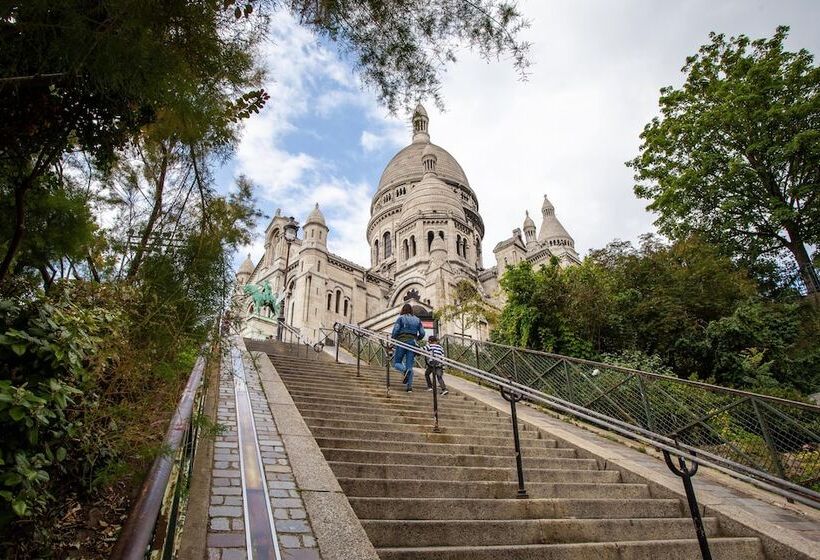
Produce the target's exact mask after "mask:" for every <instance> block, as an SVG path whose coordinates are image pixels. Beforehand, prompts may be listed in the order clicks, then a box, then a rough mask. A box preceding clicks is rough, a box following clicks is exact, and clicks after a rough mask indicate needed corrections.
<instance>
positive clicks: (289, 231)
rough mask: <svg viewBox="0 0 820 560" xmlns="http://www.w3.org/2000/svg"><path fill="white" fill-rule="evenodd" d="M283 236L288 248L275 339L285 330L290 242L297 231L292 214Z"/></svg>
mask: <svg viewBox="0 0 820 560" xmlns="http://www.w3.org/2000/svg"><path fill="white" fill-rule="evenodd" d="M282 229H283V230H284V232H283V237H284V238H285V243H287V245H288V248H287V251H286V252H285V278H284V280H283V281H282V290H283V292H282V294H283V297H282V304H281V305H280V306H279V317H278V318H277V324H276V340H278V341H280V342H281V340H282V333H283V331H284V330H285V304H286V298H285V297H284V296H286V295H287V293H288V266H290V244H291V243H293V240H294V239H296V233H297V232H298V231H299V224H297V223H296V220H294V219H293V216H291V217H290V218H288V223H286V224H285V225H284V226H283V228H282Z"/></svg>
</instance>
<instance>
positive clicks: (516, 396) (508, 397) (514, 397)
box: [501, 388, 529, 498]
mask: <svg viewBox="0 0 820 560" xmlns="http://www.w3.org/2000/svg"><path fill="white" fill-rule="evenodd" d="M501 396H502V397H504V400H505V401H507V402H508V403H510V413H511V416H512V427H513V442H514V443H515V468H516V470H517V471H518V495H517V496H516V497H518V498H529V496H528V495H527V490H526V489H525V488H524V463H523V461H522V458H521V439H520V438H519V437H518V414H516V410H515V403H517V402H518V401H520V400H521V399H522V398H523V397H524V395H522V394H521V393H518V392H512V391H507V390H505V389H503V388H502V389H501Z"/></svg>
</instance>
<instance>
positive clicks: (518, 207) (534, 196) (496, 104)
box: [218, 0, 820, 266]
mask: <svg viewBox="0 0 820 560" xmlns="http://www.w3.org/2000/svg"><path fill="white" fill-rule="evenodd" d="M520 9H521V10H522V12H523V13H524V14H525V15H526V16H527V18H528V19H530V20H531V23H532V26H531V28H530V29H528V30H526V31H525V34H524V37H523V38H524V39H526V40H529V41H531V42H532V43H533V48H532V52H531V59H532V62H533V67H532V71H531V75H530V76H529V79H528V80H527V81H525V82H522V81H521V80H519V78H518V76H517V75H516V73H515V71H514V69H513V68H512V64H511V63H510V62H509V61H504V60H500V61H497V62H492V63H487V62H485V61H483V60H481V59H480V58H479V57H478V56H476V55H474V54H472V53H470V52H469V51H465V52H463V53H462V54H461V55H460V58H459V61H458V62H457V63H456V64H455V65H453V66H452V67H450V69H449V71H448V73H447V74H446V75H445V76H444V80H443V89H442V94H443V97H444V102H445V105H446V107H445V111H444V112H440V111H438V110H437V109H436V108H435V107H433V106H432V103H426V107H427V110H428V112H429V114H430V134H431V137H432V141H433V142H434V143H436V144H439V145H440V146H442V147H444V148H445V149H447V150H448V151H449V152H450V153H451V154H453V156H455V158H456V159H457V160H458V161H459V163H461V166H462V167H463V168H464V170H465V172H466V173H467V178H468V179H469V181H470V184H471V186H472V187H473V189H474V190H475V192H476V193H477V195H478V200H479V205H480V211H481V214H482V216H483V218H484V222H485V224H486V227H487V232H486V235H485V237H484V250H485V254H486V253H487V252H488V251H489V250H491V249H492V247H493V246H494V245H495V243H497V242H498V241H500V240H501V239H504V238H506V237H509V235H510V234H511V231H512V229H513V228H515V227H521V223H522V222H523V219H524V210H526V209H528V210H529V211H530V214H532V215H533V216H534V217H535V218H536V224H538V223H540V222H539V219H538V217H539V216H540V205H541V200H542V198H543V195H544V194H548V195H549V197H550V199H551V200H552V202H553V203H554V204H555V207H556V213H557V215H558V218H559V219H560V220H561V222H562V223H563V224H564V226H565V227H566V228H567V230H568V231H569V232H570V234H571V235H572V236H573V237H574V238H575V246H576V249H577V250H578V251H579V253H580V254H581V255H584V254H585V253H586V252H587V251H589V250H590V249H592V248H598V247H602V246H604V245H606V243H608V242H609V241H611V240H613V239H616V238H620V239H628V240H635V239H637V237H638V236H639V235H640V234H642V233H645V232H648V231H652V230H653V226H652V221H653V217H652V216H651V215H650V214H648V213H647V212H646V211H645V210H644V207H645V206H646V201H642V200H638V199H636V198H635V196H634V195H633V193H632V184H633V183H632V173H631V171H630V170H629V169H628V168H626V167H625V166H624V162H625V161H627V160H629V159H631V158H632V157H634V156H635V155H636V154H637V151H638V145H639V138H638V136H639V134H640V132H641V130H642V129H643V126H644V125H645V124H646V123H647V122H648V121H649V120H650V119H651V118H652V117H653V116H655V115H656V114H657V103H658V90H659V89H660V88H661V87H663V86H665V85H678V84H680V83H681V82H682V79H683V75H682V74H681V73H680V68H681V66H683V64H684V61H685V58H686V57H687V56H688V55H690V54H693V53H695V52H696V51H697V49H698V47H699V46H700V45H702V44H704V43H706V42H708V34H709V32H710V31H717V32H722V33H725V34H727V35H734V34H739V33H745V34H747V35H749V36H751V37H754V38H757V37H763V36H771V35H772V33H773V32H774V29H775V27H776V26H777V25H781V24H785V25H789V26H791V29H792V31H791V35H790V37H789V42H788V47H789V48H790V49H791V50H797V49H799V48H806V49H808V50H809V51H811V52H812V53H814V54H815V56H817V55H818V54H820V34H818V33H817V22H818V21H820V2H817V1H814V0H808V1H802V2H801V1H787V0H779V1H777V2H775V1H765V2H764V1H751V0H734V1H728V0H723V1H715V0H710V1H705V0H697V1H691V0H690V1H688V2H672V1H665V2H659V1H655V0H619V1H617V2H613V1H605V0H597V1H585V0H563V1H553V0H530V1H522V2H521V3H520ZM274 29H275V32H274V37H273V40H272V41H271V43H270V44H269V45H267V48H266V52H265V55H264V59H265V61H266V64H267V67H268V71H269V76H270V81H269V83H267V84H266V89H267V91H268V92H269V93H270V94H271V99H270V101H269V103H268V105H267V107H266V108H265V109H264V111H263V112H262V113H261V114H260V115H256V116H255V117H253V118H252V119H250V120H249V121H248V122H247V124H246V126H245V130H244V132H243V135H242V141H241V143H240V145H239V147H238V150H237V152H236V156H235V158H234V159H233V160H232V161H231V162H230V163H229V164H228V165H226V166H225V167H224V168H222V169H221V171H220V172H219V174H218V182H219V184H220V189H221V190H223V191H227V190H229V189H230V188H231V186H232V184H233V180H234V178H235V177H236V176H237V175H239V174H245V175H247V176H249V177H250V178H251V179H252V180H253V181H254V182H255V183H257V184H258V185H259V187H260V190H259V192H258V193H257V196H258V203H259V206H260V207H261V208H262V209H263V211H264V212H265V213H266V214H267V215H273V213H274V212H275V210H276V208H282V210H283V212H284V213H285V214H286V215H293V216H295V217H296V218H297V219H298V220H299V221H300V222H301V221H304V219H305V217H306V216H307V213H308V212H309V211H310V208H311V207H312V206H313V204H314V202H319V204H320V206H321V207H322V209H323V211H324V212H325V216H326V217H327V219H328V225H329V227H330V228H331V233H330V242H329V245H330V249H331V250H332V251H334V252H336V253H338V254H340V255H342V256H344V257H346V258H348V259H351V260H354V261H356V262H359V263H361V264H365V265H367V264H369V260H368V254H369V252H368V248H367V244H366V241H365V238H364V231H365V226H366V224H367V220H368V218H369V206H370V199H371V196H372V195H373V193H374V192H375V189H376V186H377V184H378V180H379V176H380V175H381V172H382V170H383V169H384V166H385V165H386V164H387V162H388V161H389V160H390V158H391V157H392V156H393V155H394V154H395V153H396V151H398V150H399V149H400V148H402V147H403V146H405V145H407V144H408V143H409V142H410V126H409V124H408V116H407V115H399V116H397V117H390V116H388V115H387V114H386V111H385V110H384V109H383V108H381V107H379V106H378V104H377V103H376V102H375V99H374V96H373V94H372V93H371V92H368V91H362V90H361V88H360V87H359V82H358V80H357V78H356V76H355V74H354V73H353V72H352V69H351V68H350V67H349V66H348V65H346V64H345V63H343V62H342V61H341V60H340V59H339V58H338V55H337V53H336V52H335V51H334V50H333V46H332V45H328V44H321V43H318V42H317V41H316V40H315V38H313V37H312V36H311V35H310V34H309V33H308V32H307V31H305V30H304V29H302V28H300V27H298V26H297V25H295V24H294V23H293V22H292V21H291V20H289V19H288V18H287V17H285V16H282V17H278V18H277V19H276V20H275V25H274ZM266 225H267V220H266V219H263V220H261V221H260V223H259V232H260V233H259V235H258V236H257V239H256V241H255V242H254V243H253V244H252V245H251V246H250V247H247V248H245V249H244V250H243V251H242V252H241V255H240V256H241V257H243V258H244V254H245V253H248V252H249V253H251V256H252V258H253V259H254V261H256V260H257V259H258V258H260V257H261V255H262V243H263V242H262V234H261V232H262V231H263V230H264V228H265V226H266ZM237 260H239V258H238V259H237ZM490 260H491V259H490ZM492 264H493V263H492V262H485V265H487V266H490V265H492Z"/></svg>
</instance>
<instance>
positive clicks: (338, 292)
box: [336, 290, 342, 313]
mask: <svg viewBox="0 0 820 560" xmlns="http://www.w3.org/2000/svg"><path fill="white" fill-rule="evenodd" d="M341 299H342V292H341V290H336V313H338V312H339V300H341Z"/></svg>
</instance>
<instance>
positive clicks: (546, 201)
mask: <svg viewBox="0 0 820 560" xmlns="http://www.w3.org/2000/svg"><path fill="white" fill-rule="evenodd" d="M548 211H552V212H555V206H553V205H552V202H550V199H549V198H547V195H544V204H542V205H541V213H542V214H544V213H546V212H548Z"/></svg>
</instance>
